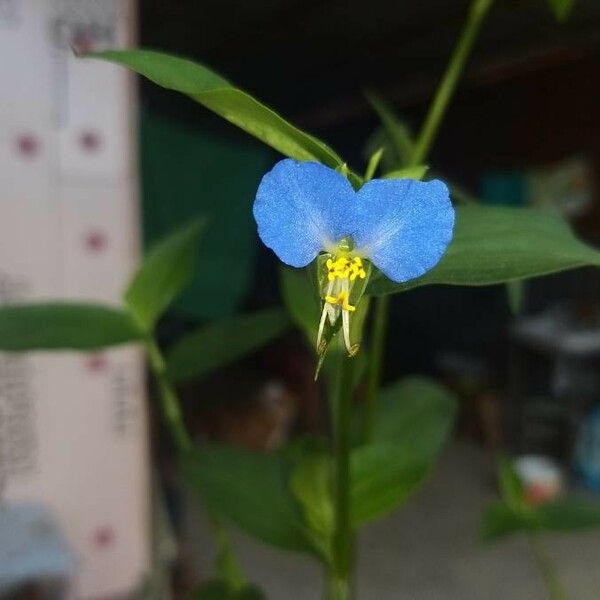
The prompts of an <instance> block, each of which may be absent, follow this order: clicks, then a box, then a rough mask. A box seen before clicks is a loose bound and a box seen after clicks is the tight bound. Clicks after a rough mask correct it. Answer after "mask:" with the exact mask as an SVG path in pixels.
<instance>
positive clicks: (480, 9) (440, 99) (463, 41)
mask: <svg viewBox="0 0 600 600" xmlns="http://www.w3.org/2000/svg"><path fill="white" fill-rule="evenodd" d="M492 2H493V0H473V2H472V3H471V7H470V9H469V15H468V17H467V22H466V23H465V26H464V28H463V30H462V33H461V34H460V37H459V38H458V43H457V44H456V46H455V48H454V51H453V52H452V55H451V57H450V62H449V63H448V66H447V67H446V72H445V73H444V76H443V77H442V80H441V81H440V84H439V86H438V88H437V91H436V94H435V97H434V99H433V102H432V103H431V105H430V107H429V111H428V113H427V116H426V117H425V122H424V123H423V127H422V128H421V132H420V134H419V137H418V139H417V142H416V145H415V150H414V152H413V155H412V157H411V161H410V165H409V166H414V165H419V164H422V163H423V162H424V161H425V160H426V159H427V156H428V155H429V150H430V149H431V145H432V144H433V141H434V139H435V136H436V135H437V132H438V129H439V127H440V123H441V121H442V118H443V116H444V114H445V112H446V109H447V108H448V104H449V103H450V99H451V98H452V95H453V94H454V91H455V89H456V85H457V83H458V80H459V79H460V76H461V74H462V72H463V70H464V67H465V63H466V62H467V58H468V57H469V54H470V53H471V49H472V48H473V44H474V42H475V39H476V38H477V34H478V33H479V29H480V28H481V24H482V22H483V19H484V18H485V16H486V15H487V13H488V11H489V9H490V8H491V6H492Z"/></svg>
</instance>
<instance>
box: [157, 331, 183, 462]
mask: <svg viewBox="0 0 600 600" xmlns="http://www.w3.org/2000/svg"><path fill="white" fill-rule="evenodd" d="M146 352H147V353H148V360H149V362H150V368H151V369H152V372H153V373H154V377H155V378H156V382H157V384H158V391H159V397H160V406H161V410H162V413H163V416H164V418H165V421H166V423H167V427H168V428H169V431H170V433H171V436H172V438H173V441H174V443H175V445H176V446H177V449H178V450H179V451H180V452H182V453H185V452H189V451H190V450H191V449H192V441H191V438H190V435H189V433H188V431H187V429H186V428H185V425H184V423H183V416H182V414H181V407H180V404H179V399H178V398H177V392H176V391H175V388H174V387H173V384H172V383H171V381H170V380H169V378H168V376H167V366H166V363H165V359H164V357H163V355H162V353H161V351H160V348H159V347H158V344H157V343H156V341H155V340H154V339H153V338H151V337H149V338H148V339H147V340H146Z"/></svg>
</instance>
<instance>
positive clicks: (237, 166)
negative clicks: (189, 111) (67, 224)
mask: <svg viewBox="0 0 600 600" xmlns="http://www.w3.org/2000/svg"><path fill="white" fill-rule="evenodd" d="M140 117H141V120H140V134H141V156H140V163H141V177H142V186H141V187H142V209H143V215H144V219H143V225H144V241H145V244H146V247H147V248H151V247H152V245H153V244H155V243H157V242H159V241H160V240H162V239H163V238H164V237H165V236H167V235H168V234H169V233H171V232H172V231H174V230H175V229H177V228H178V227H179V226H180V225H181V224H182V223H187V222H189V221H190V220H192V219H195V218H197V216H198V215H202V217H203V218H204V219H205V220H206V223H207V226H206V228H205V229H204V230H203V231H202V240H201V243H200V244H199V247H198V251H197V254H196V263H195V268H194V275H193V278H192V280H191V282H190V283H189V284H188V285H187V286H186V288H185V290H183V292H182V294H180V295H179V296H178V297H177V298H176V299H175V301H174V302H173V304H172V305H171V306H170V307H169V311H170V312H172V313H173V314H178V315H182V316H184V317H186V318H189V319H190V320H197V321H199V322H202V321H204V320H208V319H210V320H213V319H218V318H223V317H230V316H233V315H235V314H238V313H239V306H240V305H241V303H242V302H243V301H244V299H245V298H246V297H247V295H248V288H249V287H250V285H251V283H252V279H253V275H254V266H255V265H254V263H255V255H256V253H257V252H256V251H257V250H258V244H257V243H256V222H255V221H254V217H253V216H252V210H251V208H250V205H251V200H252V199H253V197H254V194H255V192H256V188H257V186H258V182H259V181H260V178H261V177H262V175H263V174H264V173H265V171H267V170H268V169H269V168H270V167H271V165H272V164H273V153H272V152H271V150H270V148H267V147H266V146H262V147H261V146H259V145H258V144H240V143H239V141H238V140H236V139H235V137H230V136H222V135H221V136H219V135H217V134H216V133H214V134H213V133H209V132H207V131H206V128H204V127H203V126H202V124H201V122H200V123H198V124H191V123H190V122H189V121H182V120H181V119H177V118H176V117H172V118H169V117H165V116H159V115H158V114H157V113H156V112H155V111H152V110H148V109H146V110H142V111H141V115H140ZM167 149H168V150H167ZM199 165H201V166H202V167H201V168H199ZM232 173H235V177H232ZM167 199H168V200H167ZM246 206H247V209H246V208H245V207H246ZM224 274H226V275H225V278H226V282H227V285H224Z"/></svg>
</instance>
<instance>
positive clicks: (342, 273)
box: [325, 256, 351, 281]
mask: <svg viewBox="0 0 600 600" xmlns="http://www.w3.org/2000/svg"><path fill="white" fill-rule="evenodd" d="M325 264H326V266H327V279H328V280H329V281H333V280H334V279H336V278H339V279H347V278H348V277H349V276H350V271H351V261H350V260H349V259H347V258H346V257H344V256H340V257H339V258H336V259H335V260H333V259H331V258H328V259H327V262H326V263H325Z"/></svg>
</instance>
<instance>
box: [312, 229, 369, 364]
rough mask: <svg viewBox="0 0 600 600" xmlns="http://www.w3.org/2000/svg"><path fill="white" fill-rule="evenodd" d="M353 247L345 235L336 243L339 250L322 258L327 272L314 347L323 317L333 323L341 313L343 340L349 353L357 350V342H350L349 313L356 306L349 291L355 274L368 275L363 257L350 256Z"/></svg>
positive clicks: (321, 327)
mask: <svg viewBox="0 0 600 600" xmlns="http://www.w3.org/2000/svg"><path fill="white" fill-rule="evenodd" d="M346 242H348V243H346ZM352 249H353V244H352V243H351V240H346V239H344V240H342V241H341V242H340V243H339V246H338V253H337V254H334V255H331V256H329V258H328V259H327V260H326V262H325V265H324V267H323V268H324V269H325V272H326V274H327V283H326V285H325V286H324V288H323V289H322V292H321V293H322V294H323V296H322V298H323V312H322V313H321V322H320V323H319V332H318V335H317V348H320V347H321V339H322V335H323V332H324V328H325V323H326V321H328V322H329V324H330V325H331V326H333V325H335V323H336V321H337V320H338V318H339V317H340V316H341V319H342V334H343V336H344V344H345V346H346V349H347V350H348V353H349V354H351V355H352V354H354V353H355V352H356V351H357V350H358V344H356V345H355V346H356V347H354V346H353V345H352V344H351V342H350V314H351V313H353V312H354V311H355V310H356V306H355V305H353V304H350V293H351V292H352V289H353V287H354V283H355V281H356V279H357V278H359V279H365V278H366V277H367V271H366V270H365V266H364V265H363V261H362V259H361V258H360V256H352V254H351V251H352Z"/></svg>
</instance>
